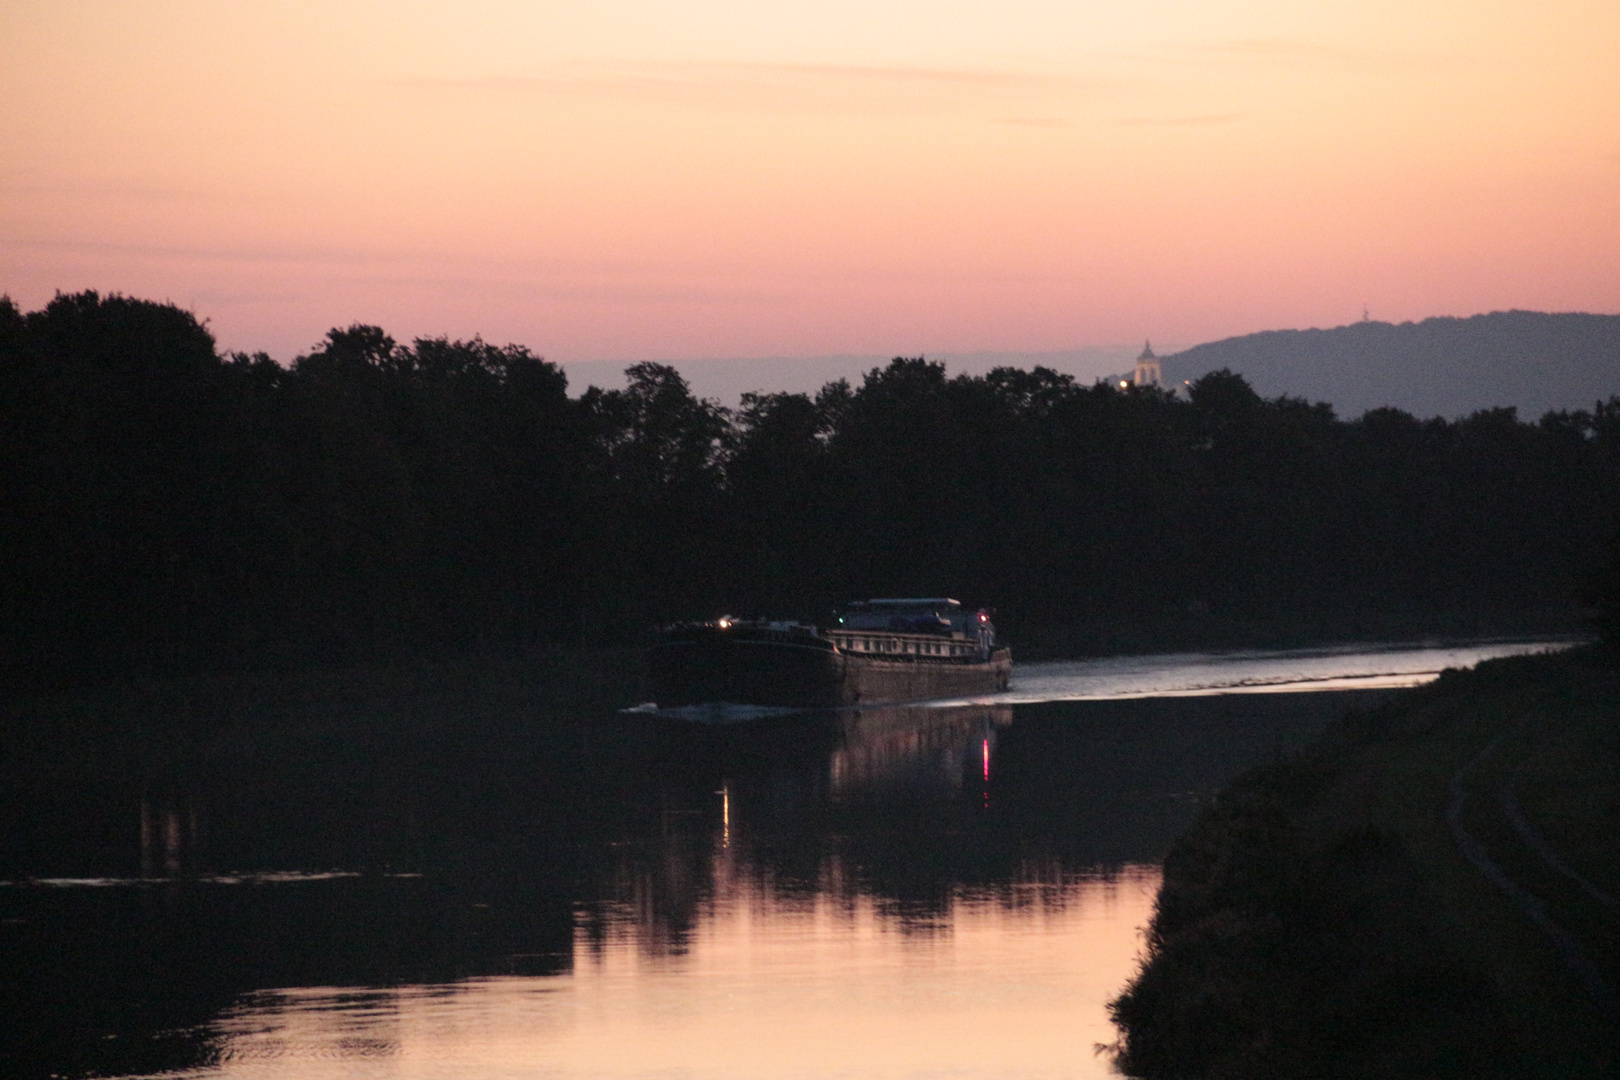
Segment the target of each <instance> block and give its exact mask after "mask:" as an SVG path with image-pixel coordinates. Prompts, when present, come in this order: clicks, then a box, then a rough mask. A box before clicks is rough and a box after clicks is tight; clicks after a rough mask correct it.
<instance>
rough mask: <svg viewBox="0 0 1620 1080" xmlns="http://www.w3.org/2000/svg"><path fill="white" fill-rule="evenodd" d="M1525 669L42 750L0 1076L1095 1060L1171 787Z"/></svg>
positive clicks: (1101, 1069)
mask: <svg viewBox="0 0 1620 1080" xmlns="http://www.w3.org/2000/svg"><path fill="white" fill-rule="evenodd" d="M1540 647H1543V646H1542V645H1539V644H1536V645H1524V644H1510V645H1495V646H1472V647H1468V648H1411V647H1405V648H1394V647H1391V648H1377V649H1372V648H1365V647H1362V648H1356V649H1337V650H1315V651H1293V652H1276V653H1247V654H1227V655H1221V656H1202V655H1201V656H1191V655H1188V656H1175V657H1136V658H1115V659H1109V660H1100V661H1089V662H1075V663H1052V664H1030V665H1024V666H1022V667H1020V668H1019V669H1017V671H1016V674H1015V677H1014V681H1013V685H1012V687H1011V689H1010V690H1009V692H1008V693H1006V694H1002V695H996V696H995V697H991V698H984V699H974V700H964V701H958V702H948V703H939V704H935V705H931V706H910V707H900V708H889V709H872V710H863V711H860V712H850V713H841V714H801V715H797V716H764V717H753V718H751V719H749V720H748V721H747V722H746V723H729V724H727V723H712V722H710V721H712V720H714V719H717V718H718V719H733V720H735V719H737V717H717V716H716V715H702V716H697V717H693V716H690V715H680V716H669V715H665V714H660V713H657V712H651V711H645V710H643V711H628V712H625V713H616V714H606V715H574V714H560V713H559V714H546V713H542V714H537V713H536V712H535V710H533V709H532V708H529V707H527V706H524V705H522V704H521V703H514V702H508V703H505V704H502V703H499V702H496V703H489V702H481V703H478V704H475V705H469V704H468V703H467V702H465V701H456V700H453V699H445V700H440V701H430V702H423V703H416V704H414V705H412V706H410V707H401V709H400V710H399V712H398V713H397V714H390V715H381V716H356V715H350V714H344V713H342V712H341V710H339V711H336V712H331V711H328V712H325V713H323V712H322V710H321V709H319V708H312V709H311V710H306V714H304V715H300V716H297V717H287V716H282V717H280V719H279V721H278V723H279V727H278V728H277V730H278V734H277V736H276V737H275V738H273V739H270V740H268V741H266V740H265V739H264V738H262V737H261V736H259V735H249V734H247V733H246V732H245V731H243V732H239V733H236V734H233V729H232V728H231V727H230V725H229V724H222V726H221V728H220V730H218V731H215V732H214V733H213V734H212V735H210V736H209V737H208V738H207V739H204V740H201V741H198V740H195V739H194V740H192V741H191V742H183V743H182V744H180V745H177V746H171V747H169V748H168V750H167V751H166V752H165V754H164V755H162V756H161V759H160V760H159V761H158V762H157V763H156V764H153V763H151V762H147V763H145V764H142V765H141V766H140V768H139V769H138V770H137V771H138V772H139V780H138V782H134V783H132V782H129V781H128V779H127V777H125V776H124V775H123V774H124V773H126V772H128V771H129V770H128V769H109V768H107V765H106V762H101V763H100V764H99V765H98V764H97V753H98V752H99V751H98V749H97V747H96V746H95V745H93V744H94V740H88V742H84V741H83V740H81V742H84V745H81V743H79V742H72V741H71V740H69V743H71V747H69V748H67V749H64V750H63V754H64V755H69V756H71V755H70V750H71V754H77V755H80V756H82V758H83V760H82V761H80V760H78V759H77V758H76V759H75V760H74V761H73V762H69V763H67V764H64V765H62V766H61V769H60V774H59V775H56V776H53V777H47V778H45V779H44V780H41V781H40V782H39V783H38V784H37V785H34V786H32V787H30V788H29V789H28V790H27V791H26V792H24V791H14V792H11V793H8V797H7V802H6V805H5V807H4V809H5V814H6V818H5V820H6V821H7V823H8V829H7V836H6V838H5V840H4V842H3V844H0V859H3V863H0V872H3V878H0V1055H3V1056H0V1073H3V1074H4V1075H7V1076H19V1077H47V1076H89V1075H96V1076H186V1077H193V1076H195V1077H233V1078H235V1077H312V1078H314V1077H320V1078H325V1077H331V1078H334V1080H337V1078H361V1077H413V1078H414V1077H420V1078H438V1077H445V1078H450V1077H455V1078H480V1077H491V1078H493V1077H547V1078H558V1080H563V1078H570V1080H571V1078H587V1077H589V1078H643V1077H645V1078H652V1077H659V1078H664V1077H681V1078H693V1080H700V1078H717V1080H718V1078H731V1077H738V1078H741V1077H753V1078H760V1077H781V1078H801V1077H802V1078H811V1077H818V1078H819V1077H832V1076H838V1077H859V1078H866V1077H871V1078H899V1077H947V1076H948V1077H997V1078H1009V1077H1085V1076H1102V1075H1108V1074H1109V1073H1110V1071H1111V1070H1110V1058H1109V1056H1108V1054H1107V1052H1106V1050H1104V1049H1101V1048H1103V1047H1106V1045H1107V1044H1109V1043H1111V1042H1112V1041H1113V1040H1114V1038H1115V1032H1114V1030H1113V1028H1112V1026H1111V1025H1110V1024H1109V1022H1108V1017H1107V1011H1106V1006H1107V1002H1108V1001H1109V999H1110V998H1112V997H1113V996H1114V995H1115V994H1117V993H1118V992H1119V990H1120V988H1121V987H1122V986H1123V984H1124V983H1125V981H1126V980H1127V979H1128V978H1129V977H1130V976H1131V974H1132V972H1133V971H1134V970H1135V964H1136V961H1137V957H1138V955H1139V953H1140V950H1141V948H1142V936H1141V934H1142V928H1143V927H1144V926H1145V924H1146V923H1147V921H1148V919H1149V918H1150V916H1151V913H1152V905H1153V899H1154V895H1155V892H1156V889H1157V886H1158V882H1159V870H1158V864H1159V862H1160V860H1161V859H1162V858H1163V856H1164V853H1165V851H1166V850H1167V848H1168V846H1169V845H1170V843H1171V842H1172V840H1173V839H1174V837H1175V836H1176V834H1177V833H1178V832H1179V831H1180V830H1181V829H1182V828H1184V827H1185V826H1186V825H1187V823H1188V822H1189V821H1190V820H1191V818H1192V816H1193V815H1194V814H1195V813H1196V811H1197V808H1198V806H1199V805H1200V803H1201V801H1202V800H1204V799H1205V798H1207V797H1208V796H1209V795H1210V794H1211V793H1212V792H1213V791H1215V790H1217V789H1218V788H1219V787H1220V786H1222V785H1223V784H1225V783H1226V782H1227V781H1229V780H1230V779H1231V778H1232V777H1233V776H1234V775H1236V774H1237V773H1238V772H1241V771H1242V770H1243V769H1245V768H1247V767H1249V766H1252V765H1254V764H1257V763H1260V762H1263V761H1266V760H1268V759H1271V758H1274V757H1276V756H1279V755H1282V754H1286V753H1287V752H1289V751H1290V750H1291V749H1293V748H1295V747H1297V746H1299V745H1300V744H1302V743H1303V742H1305V741H1306V740H1308V739H1309V738H1310V737H1311V736H1312V735H1314V734H1315V733H1316V732H1317V731H1319V730H1320V729H1321V728H1322V727H1323V726H1324V725H1325V724H1327V723H1329V722H1331V721H1332V720H1333V719H1335V718H1337V717H1338V716H1341V715H1343V714H1344V712H1345V711H1347V710H1349V709H1354V708H1367V707H1371V706H1373V705H1375V704H1376V703H1377V702H1378V701H1379V700H1381V699H1382V698H1383V697H1385V696H1387V695H1388V694H1389V693H1391V692H1393V690H1394V689H1396V688H1398V687H1401V686H1409V685H1414V684H1416V683H1419V682H1422V681H1425V680H1426V679H1428V678H1432V677H1433V675H1434V673H1435V672H1437V671H1439V670H1440V669H1441V668H1443V667H1448V666H1466V665H1469V664H1472V663H1476V662H1478V661H1479V660H1481V659H1483V658H1485V657H1488V656H1493V655H1504V654H1507V653H1511V652H1522V651H1527V650H1529V649H1534V648H1540ZM1302 691H1317V692H1313V693H1307V692H1302ZM261 726H262V725H261ZM64 746H65V747H67V746H68V744H67V743H65V744H64Z"/></svg>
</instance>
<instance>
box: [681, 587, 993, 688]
mask: <svg viewBox="0 0 1620 1080" xmlns="http://www.w3.org/2000/svg"><path fill="white" fill-rule="evenodd" d="M995 633H996V631H995V627H994V625H992V624H991V622H990V616H989V613H987V612H984V611H965V610H963V608H962V605H961V604H960V603H959V602H957V601H955V600H950V599H945V598H929V599H909V600H866V601H861V602H858V603H853V604H850V605H849V606H848V607H847V608H846V609H845V610H844V612H843V613H842V614H841V615H840V616H839V619H838V625H837V626H833V627H828V628H826V629H822V628H819V627H815V626H811V625H809V624H806V623H795V622H765V621H752V620H738V619H717V620H715V621H713V622H703V623H680V624H677V625H675V626H671V627H668V628H666V629H665V630H664V631H663V632H662V633H661V634H660V635H659V639H658V642H657V644H655V645H654V646H653V647H652V650H651V654H650V664H649V666H650V668H651V674H652V679H653V691H654V694H655V696H656V697H657V701H658V704H659V705H660V706H662V707H666V708H667V707H671V706H680V705H694V704H701V703H706V702H732V703H735V704H740V705H770V706H786V707H791V708H825V707H838V706H845V705H870V704H874V703H877V702H897V701H925V700H928V699H930V698H942V697H965V696H971V695H974V694H990V693H995V692H996V691H998V690H1005V689H1006V688H1007V679H1008V676H1009V673H1010V672H1011V670H1012V653H1011V651H1010V650H1008V649H1005V648H997V647H996V644H995Z"/></svg>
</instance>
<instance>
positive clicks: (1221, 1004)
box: [1114, 648, 1620, 1078]
mask: <svg viewBox="0 0 1620 1080" xmlns="http://www.w3.org/2000/svg"><path fill="white" fill-rule="evenodd" d="M1516 818H1517V819H1518V822H1517V825H1516V823H1515V819H1516ZM1617 836H1620V665H1617V664H1616V662H1615V658H1614V656H1613V654H1612V653H1609V654H1605V653H1602V652H1600V651H1598V650H1596V649H1591V648H1587V649H1580V650H1575V651H1572V652H1570V653H1566V654H1562V655H1555V656H1539V657H1521V658H1513V659H1507V660H1498V661H1493V662H1490V663H1487V664H1483V665H1481V666H1480V667H1479V668H1478V669H1476V670H1474V671H1470V672H1448V673H1446V674H1445V675H1444V676H1442V678H1441V679H1440V680H1438V681H1437V682H1435V683H1433V684H1431V685H1429V686H1427V687H1423V688H1420V689H1418V690H1414V691H1411V692H1409V693H1407V694H1403V695H1400V696H1398V697H1396V698H1394V699H1392V700H1391V701H1390V702H1388V703H1386V704H1384V705H1382V706H1380V707H1379V708H1377V709H1374V710H1372V711H1370V712H1366V713H1360V714H1352V715H1351V716H1349V717H1346V718H1345V719H1344V720H1343V721H1341V722H1340V723H1339V724H1337V725H1335V726H1334V727H1333V728H1331V729H1330V730H1329V731H1328V732H1327V733H1326V734H1325V735H1324V736H1323V738H1322V739H1320V740H1318V742H1317V743H1316V744H1315V745H1313V747H1312V748H1311V749H1309V750H1308V751H1307V752H1305V753H1303V754H1301V755H1299V756H1298V757H1297V758H1295V759H1294V760H1292V761H1289V762H1286V763H1281V764H1276V765H1270V766H1266V767H1264V768H1261V769H1259V770H1256V771H1254V772H1251V773H1249V774H1248V775H1246V776H1245V777H1243V778H1242V779H1240V780H1239V781H1238V782H1236V783H1235V784H1233V785H1232V786H1231V787H1230V788H1229V789H1227V790H1226V791H1225V792H1224V793H1222V794H1221V795H1220V796H1219V797H1218V799H1217V800H1216V801H1215V802H1214V803H1213V804H1212V805H1211V806H1210V807H1209V808H1207V809H1206V811H1205V812H1204V813H1203V815H1202V816H1201V817H1200V820H1199V821H1198V823H1197V824H1196V825H1195V826H1194V827H1193V828H1192V829H1191V830H1190V831H1189V832H1188V833H1187V834H1186V835H1184V836H1183V837H1182V838H1181V839H1180V840H1179V841H1178V842H1177V843H1176V845H1175V847H1174V849H1173V851H1172V852H1171V854H1170V856H1169V858H1168V859H1167V860H1166V864H1165V884H1164V889H1163V892H1162V893H1161V896H1160V899H1159V904H1158V909H1157V912H1156V915H1155V919H1154V923H1153V925H1152V927H1151V930H1150V935H1149V948H1148V956H1147V959H1146V964H1145V966H1144V968H1143V970H1142V972H1141V973H1140V974H1139V976H1138V978H1137V979H1136V980H1135V981H1134V982H1133V983H1132V984H1131V985H1130V986H1129V987H1128V988H1127V990H1126V992H1125V993H1124V994H1123V995H1122V996H1121V997H1120V999H1119V1000H1118V1001H1117V1002H1116V1003H1115V1006H1114V1007H1115V1015H1116V1019H1117V1020H1118V1021H1119V1022H1120V1024H1121V1028H1122V1032H1123V1039H1122V1042H1121V1047H1120V1049H1121V1056H1120V1065H1121V1066H1122V1068H1123V1069H1124V1070H1125V1071H1126V1072H1127V1073H1130V1074H1132V1075H1138V1076H1144V1077H1153V1078H1158V1077H1295V1076H1297V1077H1338V1076H1367V1077H1373V1076H1413V1077H1419V1076H1421V1077H1449V1076H1458V1077H1462V1076H1467V1077H1491V1076H1514V1077H1540V1076H1546V1077H1561V1078H1569V1077H1611V1076H1614V1075H1616V1074H1617V1069H1620V1053H1617V1050H1620V1011H1617V1009H1616V1006H1615V1002H1614V999H1613V998H1612V996H1610V995H1611V994H1612V988H1613V987H1615V986H1617V985H1620V907H1617V902H1616V900H1615V898H1616V897H1620V844H1617V843H1616V839H1615V838H1616V837H1617Z"/></svg>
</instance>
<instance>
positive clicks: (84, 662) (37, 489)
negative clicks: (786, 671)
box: [0, 293, 1620, 681]
mask: <svg viewBox="0 0 1620 1080" xmlns="http://www.w3.org/2000/svg"><path fill="white" fill-rule="evenodd" d="M566 391H567V382H566V379H565V377H564V375H563V373H562V371H561V370H560V369H559V368H558V367H557V366H556V365H555V364H551V363H548V362H546V361H544V360H542V359H540V358H538V357H536V356H534V355H533V354H531V353H530V352H529V351H528V350H527V349H525V348H523V347H521V346H514V345H508V346H504V347H497V346H493V345H489V344H487V343H485V342H483V341H481V340H478V339H474V340H472V341H450V340H446V339H442V338H439V339H418V340H417V341H415V342H413V343H411V344H409V345H402V344H399V343H397V342H395V341H394V340H393V339H391V338H390V337H388V336H387V335H386V334H385V333H384V332H383V331H382V330H380V329H377V328H375V327H366V326H354V327H350V328H349V329H347V330H334V331H332V332H331V333H329V334H328V335H327V338H326V340H325V341H323V342H322V343H321V344H320V346H319V347H317V348H316V349H315V350H313V351H312V352H311V353H309V354H308V355H306V356H301V357H299V358H297V360H296V361H294V362H293V363H292V364H291V365H290V366H289V367H282V366H280V365H278V364H276V363H274V362H273V361H271V360H270V359H269V358H268V357H266V356H264V355H262V354H260V355H255V356H248V355H243V354H233V355H230V356H220V355H219V354H218V353H217V350H216V346H215V343H214V341H213V339H212V337H211V335H210V334H209V333H208V331H207V329H206V328H205V327H204V326H202V325H201V324H199V323H198V321H197V320H196V319H195V318H194V317H193V316H192V315H190V314H188V313H186V312H184V311H181V310H179V309H177V308H175V307H173V306H170V305H163V304H155V303H150V302H147V301H141V300H135V299H129V298H125V297H120V296H111V297H100V296H98V295H96V294H95V293H82V294H77V295H71V296H58V297H57V299H56V300H54V301H52V302H51V303H50V304H49V305H47V306H46V307H45V309H44V310H42V311H38V312H33V313H30V314H26V315H24V314H23V313H21V312H20V311H19V310H18V309H17V308H16V306H15V305H14V304H12V303H11V302H10V301H9V300H0V485H3V487H0V492H3V501H0V545H3V547H0V550H3V551H4V552H5V558H4V560H3V564H0V574H3V575H4V578H3V580H0V654H3V656H4V662H5V664H6V667H7V671H6V674H7V675H8V676H11V677H15V678H21V679H24V680H28V681H33V680H48V681H60V680H76V679H83V678H98V677H105V676H116V675H125V674H131V673H169V672H181V671H194V670H202V669H219V668H233V667H244V666H245V667H271V668H275V667H296V666H304V665H311V664H322V663H342V662H353V661H360V660H367V659H375V658H382V657H400V656H411V655H420V654H423V653H442V652H445V651H449V652H458V653H465V652H473V651H503V652H504V651H512V650H522V649H526V648H530V647H533V646H536V645H542V644H546V643H557V644H581V643H583V644H588V645H596V644H605V643H609V642H622V641H626V640H633V639H634V637H635V635H637V634H639V633H641V632H643V631H645V629H646V628H647V627H649V626H651V625H654V624H657V623H659V622H663V621H667V620H671V619H675V618H681V617H694V616H710V615H714V614H717V613H720V612H731V613H735V614H773V615H784V616H786V615H796V616H801V617H817V616H824V615H825V614H826V613H827V612H828V611H829V609H831V608H832V607H833V606H835V605H836V604H838V603H840V602H842V601H844V600H847V599H850V598H853V597H861V596H867V595H885V594H886V595H896V594H899V595H905V594H912V595H917V594H922V595H939V594H950V595H956V596H960V597H961V598H962V599H964V600H967V601H969V602H973V603H991V604H994V605H995V606H996V607H997V608H998V611H999V615H1000V622H1001V623H1002V626H1003V631H1004V636H1006V637H1007V638H1008V639H1010V640H1012V641H1013V642H1014V643H1015V644H1016V643H1018V642H1020V641H1021V640H1022V641H1024V642H1026V643H1027V642H1033V641H1041V642H1044V643H1045V644H1046V647H1047V648H1048V649H1064V648H1068V649H1073V650H1077V651H1078V650H1083V649H1094V648H1107V647H1110V646H1115V647H1117V646H1122V645H1130V646H1137V647H1141V646H1150V645H1153V644H1155V643H1178V644H1179V643H1187V642H1189V641H1193V640H1197V639H1198V638H1199V636H1200V635H1205V636H1208V635H1212V634H1218V633H1220V632H1221V628H1222V627H1231V626H1236V625H1240V624H1256V625H1257V624H1262V623H1264V624H1268V625H1272V626H1273V627H1274V628H1280V629H1278V632H1279V633H1284V634H1293V635H1295V636H1306V637H1309V636H1316V637H1321V636H1333V635H1335V634H1340V633H1346V632H1354V631H1355V630H1356V629H1357V628H1358V627H1363V626H1366V627H1377V626H1382V625H1385V624H1386V623H1387V620H1388V618H1390V617H1398V618H1410V619H1412V620H1414V623H1413V624H1414V625H1418V624H1421V623H1422V622H1423V620H1425V619H1428V620H1431V621H1433V620H1434V619H1436V618H1446V617H1452V616H1455V617H1457V618H1458V619H1460V620H1462V621H1463V622H1465V623H1466V624H1467V625H1468V626H1469V627H1471V628H1475V629H1490V628H1493V627H1499V626H1507V625H1510V624H1514V625H1516V624H1515V623H1514V620H1519V619H1522V618H1523V617H1524V616H1525V615H1526V613H1531V612H1537V611H1545V610H1547V609H1549V608H1553V609H1561V608H1567V607H1568V605H1569V604H1570V603H1572V598H1573V597H1575V596H1576V595H1577V594H1578V593H1579V590H1580V588H1581V585H1582V582H1583V581H1584V580H1586V579H1587V576H1588V575H1590V574H1591V573H1592V571H1593V569H1594V567H1595V566H1596V565H1597V564H1598V562H1599V561H1600V559H1601V552H1602V549H1603V546H1604V543H1605V541H1606V540H1607V539H1608V538H1609V537H1610V536H1611V535H1612V533H1613V531H1614V527H1615V524H1616V521H1615V513H1614V511H1615V508H1616V506H1617V502H1616V494H1617V492H1620V398H1611V399H1610V400H1609V402H1608V403H1606V404H1599V405H1597V406H1596V408H1595V409H1594V410H1593V411H1592V412H1584V411H1583V412H1572V413H1551V414H1548V415H1547V416H1545V417H1543V418H1542V419H1541V420H1540V421H1539V422H1538V423H1526V422H1522V421H1520V420H1519V419H1518V418H1517V416H1516V415H1515V414H1514V412H1513V410H1511V409H1502V410H1492V411H1486V412H1481V413H1476V414H1475V415H1473V416H1470V417H1468V418H1466V419H1463V420H1460V421H1455V422H1447V421H1444V420H1438V419H1436V420H1420V419H1417V418H1414V417H1412V416H1409V415H1407V414H1405V413H1401V412H1398V411H1394V410H1377V411H1374V412H1370V413H1368V414H1366V415H1365V416H1363V417H1361V418H1360V419H1356V420H1352V421H1344V420H1340V419H1337V418H1336V417H1335V416H1334V414H1333V412H1332V409H1331V408H1330V407H1329V406H1327V405H1323V404H1317V405H1312V404H1308V403H1307V402H1304V401H1301V400H1297V399H1289V398H1280V399H1276V400H1269V401H1268V400H1262V399H1261V398H1259V397H1258V396H1257V395H1256V394H1255V393H1254V392H1253V391H1252V390H1251V389H1250V387H1249V386H1248V384H1247V383H1245V382H1244V380H1243V379H1241V378H1239V377H1237V376H1235V375H1231V374H1230V373H1226V372H1216V373H1213V374H1210V375H1207V376H1205V377H1204V378H1202V379H1200V380H1198V381H1197V382H1196V383H1195V384H1194V385H1193V387H1192V390H1191V396H1190V399H1188V398H1175V397H1172V396H1170V395H1168V394H1165V393H1161V392H1158V391H1154V390H1135V389H1132V390H1126V391H1122V390H1119V389H1116V388H1114V387H1112V386H1109V385H1106V384H1098V385H1093V386H1087V385H1080V384H1076V383H1075V382H1074V381H1073V380H1072V379H1071V378H1070V377H1068V376H1064V375H1060V374H1057V373H1055V372H1052V371H1048V370H1044V369H1039V368H1037V369H1036V370H1034V371H1021V370H1015V369H998V370H996V371H993V372H991V373H990V374H989V375H986V376H983V377H969V376H958V377H955V378H947V377H946V374H945V370H944V367H943V366H942V365H940V364H935V363H930V362H927V361H925V360H922V359H897V360H895V361H894V362H892V363H891V364H890V365H889V366H888V367H886V368H883V369H880V370H874V371H873V372H871V373H870V374H869V375H868V376H867V377H866V379H865V380H864V382H863V383H862V384H861V385H860V386H858V387H852V386H850V385H848V384H847V383H844V382H837V383H832V384H829V385H828V386H826V387H825V388H823V390H822V391H821V392H820V393H819V394H817V395H816V396H814V397H810V396H807V395H803V394H761V395H751V396H748V397H746V398H745V399H744V401H743V403H742V406H741V408H739V409H737V410H734V411H733V410H727V409H723V408H721V407H720V406H718V405H717V404H715V403H713V402H709V401H703V400H698V399H695V398H694V397H693V396H692V394H691V393H690V391H689V390H688V388H687V386H686V384H685V382H684V381H683V380H682V379H681V377H680V376H679V374H678V373H677V372H676V371H675V370H674V369H672V368H670V367H667V366H663V365H659V364H638V365H635V366H634V367H632V368H631V369H630V370H629V385H628V387H627V388H626V389H624V390H601V389H597V388H591V389H589V390H587V391H586V392H585V394H584V395H583V397H581V398H578V399H571V398H569V396H568V394H567V392H566Z"/></svg>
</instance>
